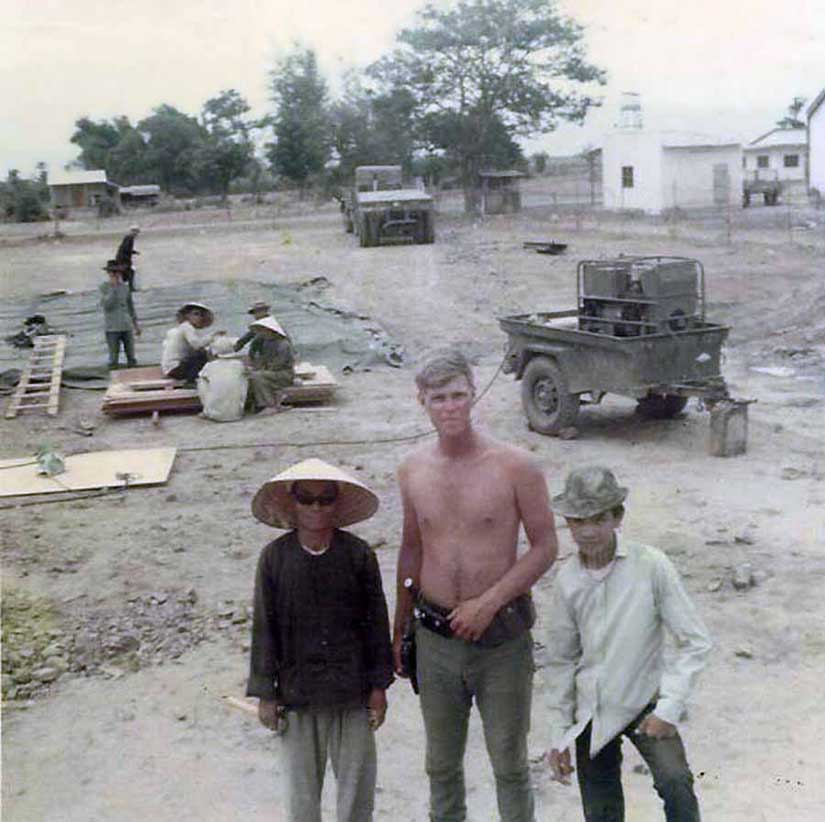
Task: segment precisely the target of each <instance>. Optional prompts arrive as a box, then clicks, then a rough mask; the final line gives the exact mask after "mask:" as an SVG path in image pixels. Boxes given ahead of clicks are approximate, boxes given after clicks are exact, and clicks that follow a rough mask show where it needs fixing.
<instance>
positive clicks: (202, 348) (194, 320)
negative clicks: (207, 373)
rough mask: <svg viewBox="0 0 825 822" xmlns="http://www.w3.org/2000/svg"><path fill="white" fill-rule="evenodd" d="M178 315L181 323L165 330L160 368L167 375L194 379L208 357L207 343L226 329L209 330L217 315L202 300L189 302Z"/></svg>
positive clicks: (177, 378)
mask: <svg viewBox="0 0 825 822" xmlns="http://www.w3.org/2000/svg"><path fill="white" fill-rule="evenodd" d="M181 317H183V321H182V322H181V321H180V318H181ZM176 319H178V324H177V325H176V326H175V327H174V328H170V329H169V331H167V332H166V338H165V339H164V341H163V353H162V355H161V360H160V368H161V371H163V373H164V375H165V376H167V377H172V378H173V379H176V380H184V381H186V382H192V381H193V380H194V379H195V377H197V376H198V373H199V372H200V370H201V368H203V367H204V365H206V363H207V361H208V360H209V354H208V353H207V350H206V349H207V347H208V346H209V344H210V343H211V342H212V341H213V340H214V339H215V337H216V336H218V335H219V334H223V333H224V332H223V331H214V332H209V331H207V330H206V329H207V328H209V326H211V325H212V323H214V322H215V315H214V313H213V312H212V310H211V309H210V308H207V307H206V306H205V305H201V303H186V304H185V305H184V306H183V308H181V309H180V311H178V313H177V314H176Z"/></svg>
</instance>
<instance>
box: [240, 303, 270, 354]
mask: <svg viewBox="0 0 825 822" xmlns="http://www.w3.org/2000/svg"><path fill="white" fill-rule="evenodd" d="M246 313H247V314H251V315H252V320H253V321H257V320H263V319H264V318H265V317H269V316H271V314H270V307H269V303H265V302H264V301H263V300H257V301H256V302H254V303H252V305H251V306H249V311H247V312H246ZM254 339H255V331H254V329H253V328H252V325H251V324H250V326H249V330H248V331H247V332H246V334H244V335H243V336H242V337H238V340H237V342H236V343H235V351H240V350H241V349H242V348H243V347H244V346H245V345H247V343H251V342H252V340H254Z"/></svg>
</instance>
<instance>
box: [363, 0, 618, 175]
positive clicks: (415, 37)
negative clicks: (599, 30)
mask: <svg viewBox="0 0 825 822" xmlns="http://www.w3.org/2000/svg"><path fill="white" fill-rule="evenodd" d="M417 22H418V25H417V26H416V27H414V28H408V29H404V30H402V31H401V32H400V34H399V35H398V38H397V47H396V48H395V49H394V50H393V51H392V52H391V53H390V54H388V55H386V56H385V57H383V58H381V59H380V60H378V61H377V62H376V63H374V64H373V65H372V66H371V67H370V68H369V69H368V74H369V76H370V77H371V78H372V79H373V80H374V81H375V82H376V83H377V84H378V86H379V88H381V89H382V90H384V91H385V92H390V91H392V90H394V89H406V90H407V91H408V92H409V94H411V96H412V98H413V100H414V107H413V117H414V119H415V121H416V124H417V136H418V138H419V140H420V141H421V142H422V144H424V145H426V144H429V146H430V147H431V148H435V149H441V150H444V151H448V152H452V153H453V154H454V155H455V157H456V158H457V160H458V162H459V164H460V168H461V176H462V181H463V184H464V186H465V190H467V188H468V187H470V186H472V184H473V181H474V177H475V174H476V172H477V171H478V170H479V169H480V168H482V167H484V166H485V165H488V164H489V165H492V164H494V163H495V162H496V161H497V160H498V161H501V160H504V159H507V158H508V156H509V157H510V158H511V157H512V155H513V153H514V151H513V146H514V143H513V141H514V139H515V138H516V137H517V136H522V137H526V136H529V135H531V134H535V133H539V132H548V131H552V130H553V129H555V128H556V126H557V125H558V124H559V122H560V121H563V120H566V121H571V122H582V121H583V120H584V117H585V115H586V114H587V111H588V110H589V109H590V108H591V107H592V106H595V105H598V104H599V103H598V100H597V98H596V97H594V96H593V94H592V89H593V88H594V87H595V86H596V85H598V84H603V83H604V82H605V74H604V72H603V71H602V70H601V69H599V68H597V67H596V66H594V65H592V64H591V63H589V62H587V60H586V56H585V49H584V42H583V31H582V28H581V26H579V25H578V24H577V23H575V22H574V21H572V20H570V19H569V18H567V17H564V16H562V15H561V13H560V12H559V11H558V10H557V8H556V7H555V5H554V3H553V2H552V0H461V2H459V3H457V4H456V5H455V6H453V7H451V8H449V9H446V10H444V9H440V8H436V7H434V6H432V5H428V6H426V7H425V8H424V9H423V10H422V11H421V12H419V15H418V21H417ZM508 144H512V145H508ZM502 149H504V150H503V151H502ZM508 149H509V150H508Z"/></svg>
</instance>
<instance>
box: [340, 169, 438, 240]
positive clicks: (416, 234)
mask: <svg viewBox="0 0 825 822" xmlns="http://www.w3.org/2000/svg"><path fill="white" fill-rule="evenodd" d="M342 211H343V214H344V228H345V230H346V231H347V232H353V231H354V232H355V233H356V234H357V235H358V239H359V243H360V245H361V246H362V247H364V248H367V247H371V246H376V245H380V244H381V243H385V242H387V243H388V242H412V243H432V242H433V241H434V240H435V225H434V211H433V199H432V197H431V196H430V195H429V194H427V192H426V191H423V190H420V189H417V188H404V186H403V178H402V172H401V166H397V165H396V166H358V168H356V169H355V178H354V181H353V187H352V191H351V192H348V193H347V194H346V195H345V197H344V201H343V203H342Z"/></svg>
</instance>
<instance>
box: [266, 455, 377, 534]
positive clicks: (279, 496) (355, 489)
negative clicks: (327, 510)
mask: <svg viewBox="0 0 825 822" xmlns="http://www.w3.org/2000/svg"><path fill="white" fill-rule="evenodd" d="M299 480H322V481H325V482H335V483H337V484H338V499H337V501H336V503H335V519H334V521H333V523H332V525H333V527H334V528H343V527H344V526H345V525H352V524H353V523H356V522H361V521H362V520H365V519H369V518H370V517H371V516H372V515H373V514H374V513H375V512H376V511H377V510H378V497H377V496H376V495H375V494H374V493H373V492H372V491H370V489H369V488H367V486H366V485H364V484H363V483H361V482H359V481H358V480H357V479H354V478H353V477H351V476H350V475H349V474H346V473H344V472H343V471H342V470H341V469H340V468H336V467H335V466H334V465H330V464H329V463H328V462H324V461H323V460H319V459H316V458H312V459H308V460H304V461H303V462H299V463H297V464H296V465H293V466H292V467H291V468H287V469H286V471H281V473H280V474H276V475H275V476H274V477H272V479H271V480H269V481H267V482H265V483H264V484H263V485H262V486H261V487H260V488H259V489H258V493H257V494H255V497H254V499H253V500H252V513H253V514H254V515H255V517H256V518H257V519H259V520H260V521H261V522H265V523H266V524H267V525H273V526H274V527H275V528H294V527H295V525H296V523H295V501H294V499H293V497H292V495H291V494H290V491H291V489H292V483H294V482H297V481H299Z"/></svg>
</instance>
